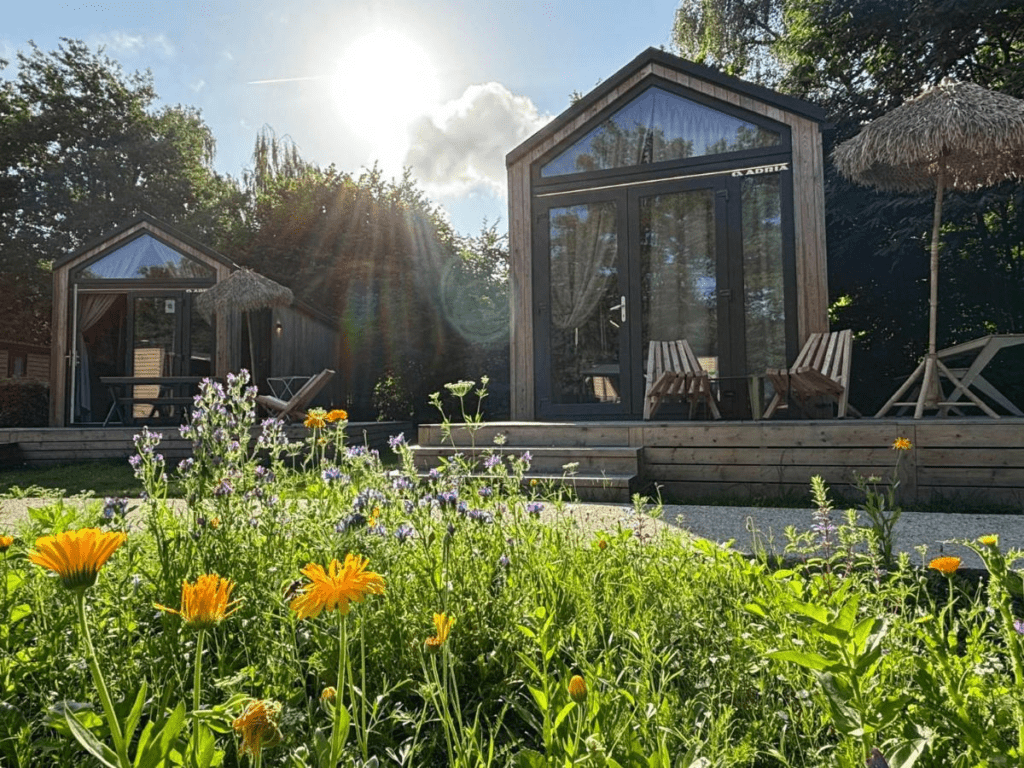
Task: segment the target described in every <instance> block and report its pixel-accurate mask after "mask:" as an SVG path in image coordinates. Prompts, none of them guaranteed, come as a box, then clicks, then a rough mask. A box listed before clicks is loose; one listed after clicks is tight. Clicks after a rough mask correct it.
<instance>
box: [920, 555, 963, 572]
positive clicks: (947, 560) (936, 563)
mask: <svg viewBox="0 0 1024 768" xmlns="http://www.w3.org/2000/svg"><path fill="white" fill-rule="evenodd" d="M928 567H929V568H934V569H935V570H936V571H938V572H939V573H944V574H945V575H946V576H952V575H953V574H954V573H956V569H957V568H959V567H960V558H959V557H936V558H935V559H934V560H932V561H931V562H930V563H928Z"/></svg>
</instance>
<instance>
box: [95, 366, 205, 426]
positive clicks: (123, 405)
mask: <svg viewBox="0 0 1024 768" xmlns="http://www.w3.org/2000/svg"><path fill="white" fill-rule="evenodd" d="M203 378H204V377H203V376H100V382H101V383H102V384H104V385H105V386H106V387H107V390H108V391H109V392H110V398H111V404H110V410H109V411H107V418H106V419H104V420H103V426H104V427H105V426H107V424H109V423H110V420H111V419H112V418H113V417H114V416H115V415H116V416H117V418H118V421H119V422H120V423H121V424H124V425H126V426H127V425H132V424H134V423H135V417H134V415H132V406H134V405H138V404H143V405H152V406H153V412H154V413H161V414H165V409H167V412H166V415H169V413H170V412H171V411H173V409H174V408H176V407H180V408H181V409H182V410H185V411H187V410H188V406H190V405H192V401H193V394H194V392H195V390H196V387H198V386H199V383H200V382H201V381H203ZM136 387H157V388H158V389H157V393H156V394H155V395H152V396H142V395H136V389H135V388H136Z"/></svg>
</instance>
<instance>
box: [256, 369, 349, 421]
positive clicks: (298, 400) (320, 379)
mask: <svg viewBox="0 0 1024 768" xmlns="http://www.w3.org/2000/svg"><path fill="white" fill-rule="evenodd" d="M332 376H334V371H332V370H331V369H330V368H324V369H323V370H322V371H320V373H318V374H317V375H316V376H313V377H312V378H310V380H309V381H307V382H306V383H305V384H303V385H302V386H301V387H300V388H299V391H298V392H296V393H295V394H294V395H292V396H291V398H289V399H288V400H287V401H285V400H281V399H280V398H277V397H274V396H273V395H257V396H256V402H257V403H259V404H260V405H262V406H263V407H264V408H266V409H267V411H268V412H269V413H270V414H271V415H272V416H276V417H277V418H279V419H285V420H286V421H287V420H288V419H292V420H294V421H301V420H302V419H304V418H306V406H307V405H309V404H310V402H312V400H313V398H314V397H316V396H317V394H318V393H319V392H320V390H321V389H323V388H324V385H325V384H327V382H328V381H330V379H331V377H332Z"/></svg>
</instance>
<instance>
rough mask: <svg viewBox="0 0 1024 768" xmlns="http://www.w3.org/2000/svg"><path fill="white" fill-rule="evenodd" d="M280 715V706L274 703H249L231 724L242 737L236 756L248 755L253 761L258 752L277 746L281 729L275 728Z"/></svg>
mask: <svg viewBox="0 0 1024 768" xmlns="http://www.w3.org/2000/svg"><path fill="white" fill-rule="evenodd" d="M280 715H281V705H280V704H278V703H277V702H276V701H269V700H266V699H256V700H254V701H250V702H249V703H248V704H247V705H246V706H245V709H244V710H243V711H242V714H241V715H239V716H238V717H237V718H236V719H235V721H234V722H233V723H232V724H231V725H232V726H233V727H234V729H235V731H236V732H237V733H240V734H241V735H242V745H241V746H240V747H239V748H238V754H240V755H249V757H251V758H253V759H254V760H255V759H256V757H257V756H258V755H259V753H260V750H263V749H270V748H271V747H275V746H277V745H278V744H279V743H280V742H281V729H280V728H278V727H277V720H278V718H279V717H280Z"/></svg>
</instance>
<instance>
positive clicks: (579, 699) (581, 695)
mask: <svg viewBox="0 0 1024 768" xmlns="http://www.w3.org/2000/svg"><path fill="white" fill-rule="evenodd" d="M569 698H570V699H572V700H573V701H575V702H576V703H577V704H582V703H584V702H585V701H586V700H587V681H586V680H584V679H583V678H582V677H581V676H580V675H573V676H572V679H571V680H570V681H569Z"/></svg>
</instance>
